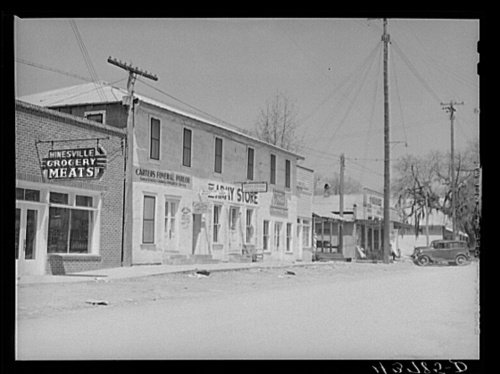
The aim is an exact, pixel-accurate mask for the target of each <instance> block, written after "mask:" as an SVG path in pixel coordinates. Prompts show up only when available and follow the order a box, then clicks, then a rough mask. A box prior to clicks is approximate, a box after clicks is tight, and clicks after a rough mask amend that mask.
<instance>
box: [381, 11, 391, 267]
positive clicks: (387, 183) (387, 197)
mask: <svg viewBox="0 0 500 374" xmlns="http://www.w3.org/2000/svg"><path fill="white" fill-rule="evenodd" d="M390 40H391V38H390V35H389V34H388V33H387V18H384V33H383V35H382V41H383V42H384V236H383V238H382V239H383V260H384V263H386V264H388V263H389V257H390V251H391V249H390V245H391V243H390V230H391V219H390V204H391V174H390V172H391V166H390V132H389V129H390V128H389V68H388V65H389V43H390Z"/></svg>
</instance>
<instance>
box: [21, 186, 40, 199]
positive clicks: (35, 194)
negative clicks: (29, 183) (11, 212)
mask: <svg viewBox="0 0 500 374" xmlns="http://www.w3.org/2000/svg"><path fill="white" fill-rule="evenodd" d="M16 200H26V201H40V191H38V190H30V189H27V188H16Z"/></svg>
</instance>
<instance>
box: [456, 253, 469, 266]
mask: <svg viewBox="0 0 500 374" xmlns="http://www.w3.org/2000/svg"><path fill="white" fill-rule="evenodd" d="M466 262H467V257H465V256H464V255H458V256H457V257H456V258H455V263H456V264H457V265H464V264H465V263H466Z"/></svg>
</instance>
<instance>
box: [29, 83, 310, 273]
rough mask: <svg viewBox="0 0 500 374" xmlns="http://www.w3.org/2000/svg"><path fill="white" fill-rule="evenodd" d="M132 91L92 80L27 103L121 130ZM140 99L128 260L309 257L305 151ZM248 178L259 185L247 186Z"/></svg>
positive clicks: (137, 101) (136, 102)
mask: <svg viewBox="0 0 500 374" xmlns="http://www.w3.org/2000/svg"><path fill="white" fill-rule="evenodd" d="M126 95H127V92H126V91H125V90H123V89H119V88H115V87H112V86H109V85H105V84H103V85H102V86H101V87H100V93H99V92H97V90H96V89H95V85H94V84H92V83H91V84H84V85H79V86H74V87H69V88H65V89H60V90H55V91H51V92H46V93H41V94H37V95H31V96H28V97H25V98H23V100H26V101H28V102H31V103H34V104H39V105H44V106H47V107H50V108H52V109H55V110H58V111H61V112H66V113H71V114H73V115H76V116H81V117H87V118H93V119H95V120H98V121H100V122H102V123H106V124H107V125H109V126H114V127H117V128H121V129H125V128H126V125H127V106H126V105H124V103H125V102H126V101H125V98H126ZM134 97H135V100H134V109H133V128H134V133H133V136H134V147H133V163H132V164H133V165H132V172H133V183H132V185H133V187H132V195H133V198H132V199H133V209H132V212H131V214H132V220H133V230H132V248H131V250H130V255H131V257H130V258H128V257H127V261H130V263H132V264H151V263H178V262H183V261H188V262H203V261H212V260H219V261H242V260H246V259H247V258H248V257H247V254H248V253H252V252H253V251H258V252H260V251H261V252H262V256H263V258H264V261H269V260H278V261H294V260H301V259H302V258H303V248H304V241H305V242H306V243H305V244H306V248H307V247H308V248H310V237H311V235H310V230H311V228H310V222H308V220H307V218H308V217H311V215H310V207H309V209H307V207H304V204H302V205H301V207H300V208H299V198H300V196H299V195H300V192H299V189H298V188H297V162H298V161H300V160H302V159H303V157H301V156H299V155H297V154H295V153H293V152H290V151H288V150H286V149H283V148H280V147H276V146H274V145H271V144H268V143H266V142H263V141H261V140H259V139H257V138H255V137H253V136H250V135H248V134H246V133H244V132H242V131H241V130H238V129H235V128H233V127H230V126H227V125H222V124H220V123H218V122H215V121H212V120H209V119H207V118H205V117H202V116H199V115H197V114H193V113H192V112H190V111H186V110H181V109H179V108H177V107H173V106H171V105H167V104H165V103H163V102H159V101H156V100H153V99H151V98H148V97H146V96H143V95H139V94H135V95H134ZM310 173H312V171H310ZM252 183H253V185H254V186H255V185H256V184H258V185H259V186H260V187H262V188H263V190H260V191H261V192H256V190H246V189H247V188H249V187H251V185H252ZM264 191H265V192H264ZM311 196H312V195H311ZM305 201H306V204H307V203H309V204H310V203H311V202H312V200H311V199H310V197H309V198H306V200H305ZM299 209H300V210H301V212H302V213H301V215H302V216H299V212H298V210H299ZM304 214H305V215H306V217H303V215H304ZM304 220H305V222H304ZM304 223H305V225H304ZM304 226H305V227H306V234H304V233H303V232H302V230H303V228H304ZM304 235H305V239H304ZM128 254H129V252H127V251H126V252H125V255H126V256H127V255H128Z"/></svg>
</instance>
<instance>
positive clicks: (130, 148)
mask: <svg viewBox="0 0 500 374" xmlns="http://www.w3.org/2000/svg"><path fill="white" fill-rule="evenodd" d="M108 62H109V63H110V64H112V65H115V66H118V67H119V68H121V69H124V70H125V71H127V72H128V81H127V92H128V96H127V97H125V98H124V100H123V103H124V104H125V105H127V106H128V114H127V142H126V146H125V148H126V153H125V155H126V156H125V199H124V207H123V210H124V222H123V248H122V266H123V263H124V262H125V263H128V262H129V261H130V258H128V257H127V258H125V253H127V255H128V256H130V255H131V254H132V231H133V217H132V210H133V196H132V177H133V174H132V168H133V161H134V134H133V132H134V85H135V80H136V78H137V75H141V76H143V77H146V78H149V79H151V80H154V81H157V80H158V77H157V76H156V75H153V74H151V73H149V72H147V71H145V70H141V69H139V68H138V67H135V66H132V64H127V63H125V62H122V61H120V60H117V59H115V58H112V57H109V58H108Z"/></svg>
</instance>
